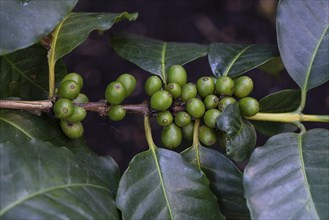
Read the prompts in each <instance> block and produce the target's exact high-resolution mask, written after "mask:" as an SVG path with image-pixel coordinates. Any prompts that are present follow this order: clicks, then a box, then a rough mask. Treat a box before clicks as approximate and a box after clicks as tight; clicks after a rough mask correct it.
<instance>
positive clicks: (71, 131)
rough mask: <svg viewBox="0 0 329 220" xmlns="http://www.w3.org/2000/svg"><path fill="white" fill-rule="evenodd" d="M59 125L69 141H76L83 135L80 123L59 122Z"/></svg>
mask: <svg viewBox="0 0 329 220" xmlns="http://www.w3.org/2000/svg"><path fill="white" fill-rule="evenodd" d="M60 125H61V128H62V131H63V133H64V134H65V135H66V136H67V137H69V138H71V139H77V138H79V137H81V136H82V135H83V132H84V129H83V126H82V124H81V122H69V121H65V120H61V122H60Z"/></svg>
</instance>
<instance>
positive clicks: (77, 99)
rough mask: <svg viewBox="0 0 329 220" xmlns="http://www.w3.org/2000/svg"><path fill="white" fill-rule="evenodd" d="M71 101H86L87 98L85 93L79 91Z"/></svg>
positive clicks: (87, 100)
mask: <svg viewBox="0 0 329 220" xmlns="http://www.w3.org/2000/svg"><path fill="white" fill-rule="evenodd" d="M72 102H73V103H88V102H89V98H88V96H86V95H85V94H83V93H79V95H78V96H77V97H76V98H75V99H73V101H72Z"/></svg>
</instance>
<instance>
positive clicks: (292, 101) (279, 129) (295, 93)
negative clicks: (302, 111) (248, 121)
mask: <svg viewBox="0 0 329 220" xmlns="http://www.w3.org/2000/svg"><path fill="white" fill-rule="evenodd" d="M300 100H301V93H300V90H295V89H287V90H282V91H279V92H275V93H272V94H270V95H268V96H266V97H264V98H262V99H261V100H260V101H259V104H260V111H261V112H266V113H284V112H292V111H294V110H296V109H297V108H298V106H299V103H300ZM252 123H253V125H254V126H255V128H256V129H257V131H259V132H260V133H262V134H263V135H266V136H273V135H276V134H279V133H283V132H292V131H296V129H297V127H296V126H294V125H293V124H289V123H279V122H269V121H253V122H252Z"/></svg>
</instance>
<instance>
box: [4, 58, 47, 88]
mask: <svg viewBox="0 0 329 220" xmlns="http://www.w3.org/2000/svg"><path fill="white" fill-rule="evenodd" d="M3 58H4V60H5V61H6V62H7V63H9V65H10V66H12V67H13V69H15V70H16V71H17V72H18V73H19V74H20V75H21V76H22V77H23V78H25V79H26V80H27V81H30V82H31V83H32V84H33V85H35V86H36V87H38V88H39V89H41V90H42V91H44V92H47V90H45V89H44V88H42V86H40V85H38V84H37V83H35V82H34V81H33V80H32V79H30V78H29V77H27V76H26V75H25V74H24V72H23V71H22V70H20V69H19V68H18V67H17V66H16V65H15V64H14V63H13V62H12V61H11V60H10V59H9V58H8V57H7V56H3Z"/></svg>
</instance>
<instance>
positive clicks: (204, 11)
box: [64, 0, 329, 170]
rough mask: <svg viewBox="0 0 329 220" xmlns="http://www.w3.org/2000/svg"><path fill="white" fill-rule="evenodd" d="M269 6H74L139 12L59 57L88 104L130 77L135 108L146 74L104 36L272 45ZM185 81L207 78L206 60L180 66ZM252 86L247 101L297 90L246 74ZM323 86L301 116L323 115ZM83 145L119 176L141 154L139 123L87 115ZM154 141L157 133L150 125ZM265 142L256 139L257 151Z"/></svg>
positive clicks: (328, 99)
mask: <svg viewBox="0 0 329 220" xmlns="http://www.w3.org/2000/svg"><path fill="white" fill-rule="evenodd" d="M276 4H277V3H276V1H274V0H257V1H256V0H202V1H197V0H194V1H188V0H170V1H168V0H167V1H165V0H134V1H128V0H120V1H105V0H93V1H89V0H80V1H79V3H78V5H77V7H76V8H75V11H84V12H123V11H128V12H139V18H138V20H137V21H135V22H131V23H128V22H122V23H119V24H117V25H115V26H114V27H113V28H112V29H111V30H110V31H107V32H105V33H104V34H103V35H100V34H99V33H97V32H93V33H92V34H91V36H90V37H89V38H88V40H87V41H86V42H85V43H84V44H82V45H81V46H80V47H78V48H77V49H76V50H75V51H74V52H72V53H71V54H70V55H68V56H66V57H65V59H64V60H65V62H66V64H67V66H68V69H69V71H76V72H78V73H80V74H82V75H83V77H84V78H85V86H84V89H83V92H84V93H86V94H88V96H89V98H90V99H91V100H92V101H98V100H100V99H103V98H104V91H105V88H106V86H107V84H108V83H109V82H111V81H113V80H115V78H117V76H119V75H120V74H122V73H124V72H129V73H131V74H133V75H134V76H135V77H136V78H137V80H138V85H137V88H136V90H135V92H134V93H133V95H132V96H131V97H130V98H128V99H127V100H125V103H129V104H132V103H140V102H142V101H143V100H145V99H146V98H147V97H146V94H145V92H144V90H143V86H144V82H145V80H146V78H147V77H148V76H149V74H148V73H147V72H145V71H143V70H141V69H140V68H138V67H137V66H135V65H134V64H131V63H129V62H128V61H125V60H123V59H122V58H120V57H119V56H117V55H116V54H115V53H114V51H113V50H112V49H111V47H110V44H109V40H108V34H109V33H115V32H120V31H125V32H129V33H134V34H138V35H142V36H147V37H150V38H155V39H158V40H163V41H176V42H194V43H200V44H209V43H211V42H240V43H249V44H250V43H258V44H276V31H275V22H274V21H275V9H276ZM186 69H187V71H188V74H189V77H190V78H189V81H193V82H195V81H196V79H197V78H198V77H200V76H203V75H211V71H210V68H209V65H208V61H207V59H206V58H201V59H199V60H197V61H194V62H192V63H191V64H188V65H186ZM249 76H251V77H252V78H253V79H254V81H255V87H256V88H255V90H254V92H253V94H252V95H253V96H254V97H256V98H258V99H259V98H261V97H263V96H265V95H267V94H269V93H272V92H275V91H278V90H282V89H287V88H297V86H296V85H295V84H294V82H293V81H292V80H291V78H290V77H289V76H288V75H287V74H286V73H285V72H283V73H282V75H281V77H280V78H275V77H273V76H270V75H267V74H264V73H261V72H259V71H252V72H251V73H249ZM328 109H329V89H328V83H326V84H325V85H323V86H321V87H320V88H317V89H315V90H311V91H310V92H309V99H308V103H307V108H306V109H305V113H317V114H328ZM84 125H85V131H86V139H87V142H88V145H89V146H90V147H91V148H92V149H93V150H94V151H95V152H97V153H100V154H108V155H111V156H112V157H113V158H114V159H115V160H116V162H117V163H118V164H119V166H120V168H121V169H122V170H124V169H125V168H126V167H127V165H128V163H129V161H130V160H131V158H132V157H133V156H134V155H135V154H136V153H137V152H140V151H142V150H145V149H147V145H146V141H145V137H144V130H143V117H141V116H137V115H128V116H127V117H126V118H125V119H124V120H123V121H121V122H111V121H109V120H108V119H106V118H101V117H99V116H98V115H96V114H93V113H89V114H88V116H87V119H86V120H85V121H84ZM320 126H321V127H324V126H326V127H327V128H328V125H325V124H316V123H310V124H307V127H308V128H312V127H320ZM153 128H154V136H155V137H154V139H156V143H158V144H159V145H160V143H159V141H157V139H159V138H157V137H159V132H160V131H161V129H160V128H159V127H157V126H156V125H155V123H154V126H153ZM265 140H266V138H264V137H262V136H259V140H258V145H262V144H263V143H264V142H265Z"/></svg>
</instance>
